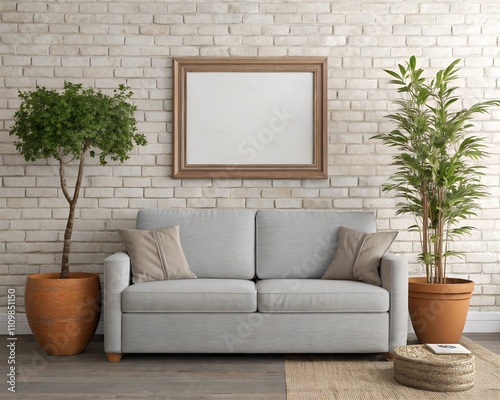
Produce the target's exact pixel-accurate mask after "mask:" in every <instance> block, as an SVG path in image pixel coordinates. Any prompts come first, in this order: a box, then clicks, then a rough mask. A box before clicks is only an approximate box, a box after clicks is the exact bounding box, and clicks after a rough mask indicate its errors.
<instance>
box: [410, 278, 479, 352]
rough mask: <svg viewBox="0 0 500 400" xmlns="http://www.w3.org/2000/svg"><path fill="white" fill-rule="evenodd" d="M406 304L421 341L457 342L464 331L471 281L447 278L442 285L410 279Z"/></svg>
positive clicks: (472, 284) (472, 283) (471, 288)
mask: <svg viewBox="0 0 500 400" xmlns="http://www.w3.org/2000/svg"><path fill="white" fill-rule="evenodd" d="M408 283H409V287H408V307H409V311H410V319H411V322H412V325H413V329H414V330H415V333H416V335H417V339H418V341H419V342H420V343H458V340H459V339H460V337H461V336H462V331H463V330H464V326H465V321H466V319H467V312H468V310H469V304H470V298H471V296H472V291H473V290H474V282H472V281H469V280H467V279H458V278H447V279H446V283H444V284H435V283H427V281H426V278H409V280H408Z"/></svg>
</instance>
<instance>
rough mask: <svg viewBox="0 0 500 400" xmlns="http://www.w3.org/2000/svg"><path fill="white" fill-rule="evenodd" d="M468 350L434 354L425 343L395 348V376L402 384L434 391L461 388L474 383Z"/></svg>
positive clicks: (463, 388) (473, 371)
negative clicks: (466, 352)
mask: <svg viewBox="0 0 500 400" xmlns="http://www.w3.org/2000/svg"><path fill="white" fill-rule="evenodd" d="M474 375H475V364H474V356H473V355H471V354H434V353H433V352H432V350H430V349H428V348H427V347H426V346H425V345H423V344H419V345H412V346H400V347H398V348H396V350H395V351H394V378H395V379H396V381H397V382H399V383H400V384H402V385H405V386H410V387H412V388H415V389H422V390H432V391H436V392H461V391H464V390H469V389H470V388H472V387H473V386H474Z"/></svg>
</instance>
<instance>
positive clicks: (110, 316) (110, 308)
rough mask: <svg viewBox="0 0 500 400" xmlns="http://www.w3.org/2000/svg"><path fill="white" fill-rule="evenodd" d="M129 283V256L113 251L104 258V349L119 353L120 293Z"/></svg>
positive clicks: (120, 328)
mask: <svg viewBox="0 0 500 400" xmlns="http://www.w3.org/2000/svg"><path fill="white" fill-rule="evenodd" d="M129 285H130V257H129V256H128V254H126V253H115V254H113V255H111V256H109V257H108V258H106V259H105V260H104V296H103V297H104V350H105V352H106V353H121V352H122V351H121V348H122V305H121V293H122V292H123V290H124V289H126V288H127V287H128V286H129Z"/></svg>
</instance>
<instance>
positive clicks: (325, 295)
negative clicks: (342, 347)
mask: <svg viewBox="0 0 500 400" xmlns="http://www.w3.org/2000/svg"><path fill="white" fill-rule="evenodd" d="M257 303H258V307H259V311H260V312H267V313H286V312H291V313H297V312H298V313H300V312H303V313H315V312H324V313H328V312H387V311H388V310H389V292H388V291H387V290H385V289H384V288H381V287H377V286H373V285H370V284H367V283H364V282H357V281H330V280H321V279H266V280H261V281H258V282H257Z"/></svg>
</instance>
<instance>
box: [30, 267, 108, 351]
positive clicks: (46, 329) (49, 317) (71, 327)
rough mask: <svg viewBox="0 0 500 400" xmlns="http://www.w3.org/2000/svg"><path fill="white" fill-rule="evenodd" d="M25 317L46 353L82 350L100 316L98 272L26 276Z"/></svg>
mask: <svg viewBox="0 0 500 400" xmlns="http://www.w3.org/2000/svg"><path fill="white" fill-rule="evenodd" d="M25 305H26V317H27V319H28V323H29V326H30V328H31V331H32V332H33V336H34V337H35V339H36V340H37V342H38V344H39V345H40V347H41V348H42V349H43V350H44V351H45V352H46V353H47V354H48V355H56V356H62V355H73V354H78V353H81V352H82V351H83V350H85V348H86V347H87V346H88V345H89V343H90V341H91V340H92V338H93V336H94V333H95V330H96V329H97V324H98V323H99V318H100V315H101V283H100V280H99V275H97V274H91V273H83V272H73V273H70V274H69V278H68V279H60V278H59V273H50V274H34V275H29V276H28V278H27V281H26V293H25Z"/></svg>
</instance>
